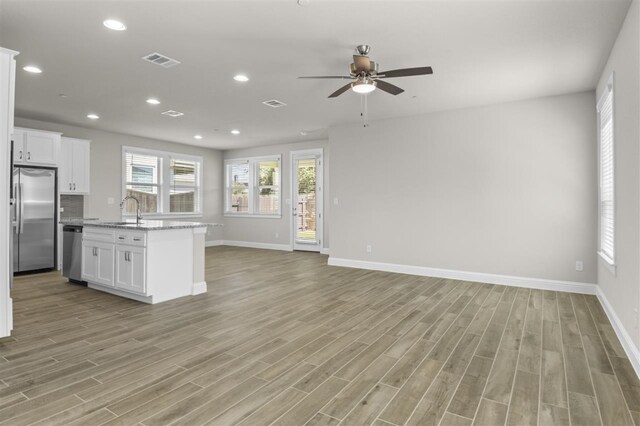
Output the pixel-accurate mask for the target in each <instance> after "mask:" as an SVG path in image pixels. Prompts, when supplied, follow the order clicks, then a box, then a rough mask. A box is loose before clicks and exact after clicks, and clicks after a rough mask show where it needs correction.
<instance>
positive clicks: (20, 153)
mask: <svg viewBox="0 0 640 426" xmlns="http://www.w3.org/2000/svg"><path fill="white" fill-rule="evenodd" d="M18 155H20V159H21V160H22V151H20V152H19V153H18Z"/></svg>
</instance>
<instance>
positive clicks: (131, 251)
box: [116, 245, 146, 294]
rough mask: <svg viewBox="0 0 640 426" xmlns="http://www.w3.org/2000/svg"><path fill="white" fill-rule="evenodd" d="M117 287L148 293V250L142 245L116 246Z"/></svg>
mask: <svg viewBox="0 0 640 426" xmlns="http://www.w3.org/2000/svg"><path fill="white" fill-rule="evenodd" d="M116 287H117V288H118V289H121V290H126V291H130V292H133V293H139V294H146V250H145V249H144V248H141V247H134V246H126V245H117V246H116Z"/></svg>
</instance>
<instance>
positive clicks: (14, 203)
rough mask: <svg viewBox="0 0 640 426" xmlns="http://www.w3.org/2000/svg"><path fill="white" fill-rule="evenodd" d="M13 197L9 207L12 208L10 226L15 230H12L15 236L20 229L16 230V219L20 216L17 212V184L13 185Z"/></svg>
mask: <svg viewBox="0 0 640 426" xmlns="http://www.w3.org/2000/svg"><path fill="white" fill-rule="evenodd" d="M13 196H14V197H15V198H13V199H12V200H11V207H12V208H13V221H12V225H13V227H14V228H15V229H14V231H15V233H16V234H17V233H18V232H19V231H20V229H19V228H18V218H19V216H18V215H19V214H20V211H19V210H18V197H19V195H18V184H17V183H14V184H13Z"/></svg>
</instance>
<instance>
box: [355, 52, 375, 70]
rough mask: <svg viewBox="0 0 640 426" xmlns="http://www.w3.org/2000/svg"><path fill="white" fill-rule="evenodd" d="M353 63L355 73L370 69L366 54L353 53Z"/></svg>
mask: <svg viewBox="0 0 640 426" xmlns="http://www.w3.org/2000/svg"><path fill="white" fill-rule="evenodd" d="M353 63H354V64H355V66H356V70H357V73H360V72H362V71H367V72H368V71H369V70H370V69H371V61H370V60H369V57H368V56H360V55H353Z"/></svg>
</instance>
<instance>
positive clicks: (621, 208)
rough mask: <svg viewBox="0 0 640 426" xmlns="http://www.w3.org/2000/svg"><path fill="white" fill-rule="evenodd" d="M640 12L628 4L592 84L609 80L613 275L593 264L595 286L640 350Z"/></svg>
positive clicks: (600, 89) (600, 88) (602, 84)
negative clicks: (639, 320)
mask: <svg viewBox="0 0 640 426" xmlns="http://www.w3.org/2000/svg"><path fill="white" fill-rule="evenodd" d="M639 15H640V7H639V5H638V1H634V2H633V4H632V5H631V8H630V9H629V12H628V13H627V18H626V20H625V23H624V25H623V27H622V29H621V30H620V34H619V36H618V40H617V41H616V44H615V46H614V48H613V50H612V51H611V55H610V57H609V61H608V62H607V65H606V67H605V69H604V70H603V72H602V77H601V78H600V82H599V83H598V88H597V91H596V93H597V96H598V99H599V96H600V94H601V93H602V92H603V90H604V87H605V85H606V83H607V80H608V79H609V76H610V75H611V73H612V72H614V73H615V76H614V126H615V127H614V138H615V140H614V156H615V203H616V204H615V223H616V234H615V238H616V240H615V251H616V252H615V257H616V259H615V260H616V271H615V274H613V273H612V272H611V271H610V270H609V269H608V268H606V266H605V264H604V261H602V260H601V259H599V260H598V284H599V285H600V287H601V288H602V291H603V292H604V294H605V296H606V297H607V300H609V302H610V303H611V305H612V306H613V309H614V310H615V311H616V314H617V315H618V317H619V318H620V320H621V321H622V324H623V326H624V328H625V329H626V330H627V332H628V333H629V335H630V336H632V338H633V341H634V343H635V345H636V347H638V348H640V333H639V331H638V324H637V318H636V317H635V316H636V312H634V311H635V310H636V309H638V305H639V304H640V172H639V170H640V148H639V145H640V124H639V122H638V120H639V118H640V105H639V104H640V80H639V79H640V29H639V24H638V22H639V21H640V19H639V17H640V16H639Z"/></svg>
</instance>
